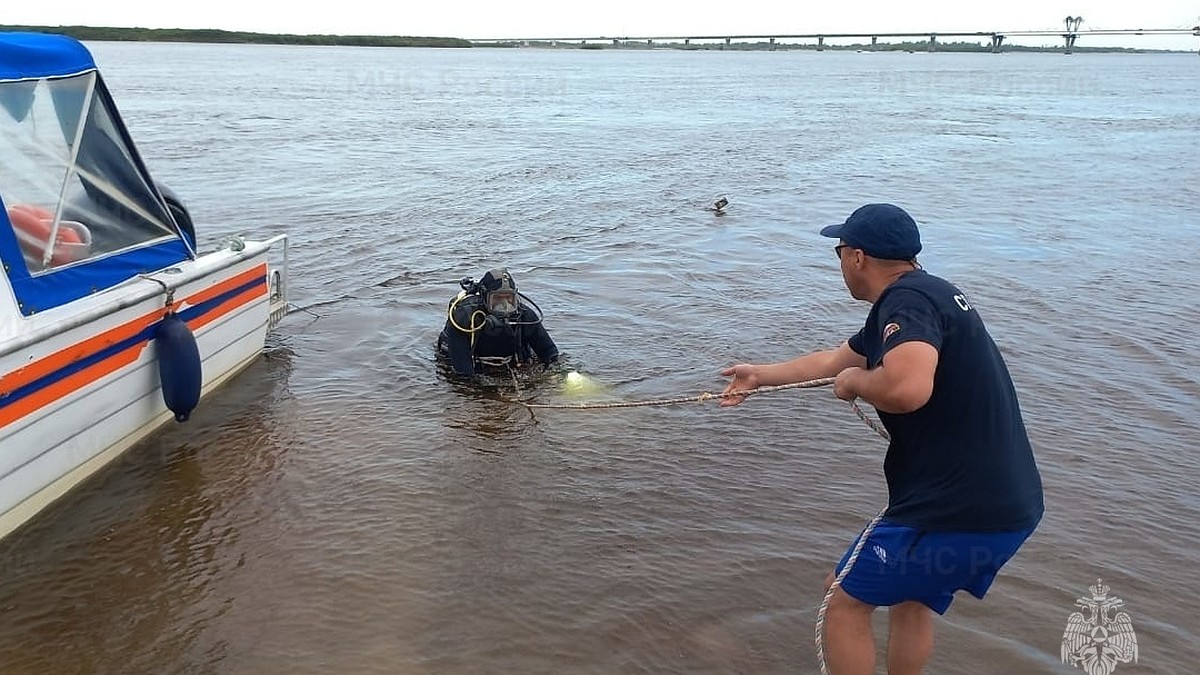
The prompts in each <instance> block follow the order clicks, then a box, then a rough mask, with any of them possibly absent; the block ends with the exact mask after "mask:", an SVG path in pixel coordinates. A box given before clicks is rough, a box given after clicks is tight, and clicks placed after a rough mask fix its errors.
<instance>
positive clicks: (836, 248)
mask: <svg viewBox="0 0 1200 675" xmlns="http://www.w3.org/2000/svg"><path fill="white" fill-rule="evenodd" d="M848 246H850V244H838V245H837V246H834V247H833V254H834V255H836V256H837V257H838V260H841V259H842V249H844V248H846V247H848Z"/></svg>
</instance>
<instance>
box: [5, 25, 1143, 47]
mask: <svg viewBox="0 0 1200 675" xmlns="http://www.w3.org/2000/svg"><path fill="white" fill-rule="evenodd" d="M0 30H9V31H34V32H40V33H58V34H62V35H69V36H71V37H73V38H75V39H77V40H85V41H86V40H94V41H115V42H122V41H124V42H205V43H217V44H273V45H326V46H354V47H457V48H463V47H499V48H517V47H534V48H553V49H685V50H729V51H765V50H817V49H818V46H817V45H816V44H815V43H812V42H804V43H798V42H791V43H789V42H775V43H771V42H767V41H759V42H731V43H729V44H725V43H724V42H693V43H690V44H684V43H682V42H678V41H673V42H666V41H657V42H647V41H644V40H621V39H616V40H612V39H605V40H602V41H601V40H593V41H590V42H583V41H579V42H563V41H554V42H551V41H536V40H512V41H505V42H495V41H488V42H472V41H470V40H466V39H462V38H454V37H416V36H404V35H296V34H288V33H251V32H247V31H228V30H218V29H214V28H114V27H98V26H12V25H0ZM930 47H931V45H930V43H929V42H927V41H920V42H913V41H906V42H880V43H878V44H875V45H868V44H862V43H853V44H831V43H826V44H825V45H823V46H822V47H820V48H821V49H824V50H828V51H838V50H841V51H845V50H853V51H876V52H883V51H906V52H923V51H937V52H989V51H991V46H990V45H988V44H980V43H978V42H969V41H965V42H963V41H960V42H938V43H936V44H934V45H932V49H930ZM1062 49H1063V47H1062V46H1061V45H1058V46H1041V47H1033V46H1026V45H1015V44H1006V45H1004V47H1003V51H1006V52H1046V51H1049V52H1060V51H1062ZM1074 50H1075V51H1077V52H1141V51H1158V50H1142V49H1133V48H1128V47H1085V46H1076V47H1075V48H1074Z"/></svg>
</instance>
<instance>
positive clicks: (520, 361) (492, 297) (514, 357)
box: [437, 268, 558, 377]
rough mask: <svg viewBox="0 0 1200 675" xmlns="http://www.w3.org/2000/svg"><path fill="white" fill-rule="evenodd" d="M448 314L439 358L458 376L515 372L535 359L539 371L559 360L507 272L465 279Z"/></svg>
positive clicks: (538, 315)
mask: <svg viewBox="0 0 1200 675" xmlns="http://www.w3.org/2000/svg"><path fill="white" fill-rule="evenodd" d="M459 285H460V286H462V291H460V292H459V294H458V295H457V296H455V298H454V299H453V300H451V301H450V305H449V307H448V308H447V310H446V326H445V327H444V328H442V332H441V334H440V335H438V343H437V349H438V354H439V355H441V356H444V357H446V358H447V359H449V361H450V365H451V367H453V369H454V372H455V373H457V374H458V375H463V376H468V377H470V376H473V375H475V374H477V373H480V372H482V371H483V370H485V369H486V368H488V367H496V368H518V367H520V366H523V365H527V364H531V363H532V362H533V360H534V358H535V357H536V358H537V360H538V361H540V362H541V363H542V366H543V368H548V367H550V366H551V365H554V364H555V362H556V361H557V360H558V347H557V346H555V344H554V340H551V339H550V334H549V333H547V332H546V328H545V326H543V325H542V310H541V308H540V307H538V306H537V304H536V303H534V302H533V301H532V300H530V299H529V298H528V297H527V296H525V295H524V294H522V293H519V292H518V291H517V283H516V282H515V281H513V278H512V275H511V274H509V273H508V270H507V269H505V268H500V269H494V270H491V271H490V272H488V273H487V274H484V275H483V277H482V278H480V280H479V281H478V282H476V281H472V280H471V279H470V278H465V279H463V280H462V281H460V282H459Z"/></svg>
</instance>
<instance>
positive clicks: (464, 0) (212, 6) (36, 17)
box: [0, 0, 1200, 50]
mask: <svg viewBox="0 0 1200 675" xmlns="http://www.w3.org/2000/svg"><path fill="white" fill-rule="evenodd" d="M4 4H5V7H4V11H3V13H0V22H3V23H5V24H23V25H39V26H43V25H44V26H60V25H86V26H127V27H144V28H221V29H225V30H245V31H253V32H261V33H299V34H308V33H328V34H339V35H414V36H443V37H461V38H474V39H482V38H495V37H511V38H538V37H592V36H596V37H600V36H649V35H654V36H687V35H701V34H704V35H713V34H718V35H719V34H753V35H775V34H786V33H815V32H852V33H860V32H871V31H878V32H897V31H940V32H952V31H989V32H990V31H1000V32H1003V31H1013V30H1056V29H1061V28H1062V26H1063V18H1065V17H1067V16H1083V18H1084V22H1083V26H1082V28H1083V29H1085V30H1086V29H1089V28H1091V29H1124V28H1185V27H1191V26H1195V25H1197V24H1200V1H1198V0H1138V1H1133V2H1131V1H1130V0H1086V1H1084V0H1004V1H998V0H994V1H992V2H986V3H974V2H970V0H953V1H951V0H931V1H928V2H924V3H920V4H918V3H903V2H895V0H888V1H884V0H860V1H859V2H813V3H806V4H808V5H811V6H802V5H801V3H799V2H792V3H783V2H780V1H779V0H738V1H736V2H728V1H721V2H716V1H714V0H607V1H605V2H596V3H571V2H563V1H562V0H553V1H552V0H508V1H505V0H440V1H439V0H432V1H430V0H420V1H418V2H413V1H411V0H410V1H408V2H405V1H404V0H400V1H399V2H391V3H381V2H379V0H338V1H336V2H319V3H313V2H296V3H289V4H287V5H279V4H276V3H266V2H254V1H253V0H249V1H248V0H201V1H200V2H168V1H167V0H153V1H147V0H111V1H110V2H96V0H87V1H86V2H84V1H81V0H42V1H40V2H5V3H4ZM268 5H273V6H275V7H276V8H268ZM1012 40H1014V41H1017V39H1016V38H1012ZM1019 41H1020V42H1021V43H1022V44H1050V43H1053V44H1057V43H1058V41H1059V40H1058V39H1057V38H1021V39H1019ZM1078 44H1079V45H1080V46H1088V45H1093V46H1101V45H1106V46H1107V45H1115V46H1131V47H1146V48H1168V49H1188V50H1200V38H1197V37H1192V36H1189V35H1182V36H1174V37H1169V38H1168V37H1151V36H1131V37H1099V36H1097V37H1090V38H1089V37H1081V38H1080V39H1079V42H1078Z"/></svg>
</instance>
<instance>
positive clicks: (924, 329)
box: [849, 270, 1043, 532]
mask: <svg viewBox="0 0 1200 675" xmlns="http://www.w3.org/2000/svg"><path fill="white" fill-rule="evenodd" d="M909 341H919V342H926V343H928V344H930V345H933V346H934V347H935V348H936V349H937V350H938V364H937V371H936V373H935V374H934V379H933V394H932V396H931V397H930V399H929V402H927V403H926V404H925V405H924V406H922V407H921V408H919V409H917V410H915V411H913V412H910V413H905V414H900V415H896V414H891V413H885V412H883V411H880V412H879V418H880V420H881V421H882V422H883V425H884V426H885V427H886V428H887V430H888V432H889V433H890V434H891V437H892V440H891V443H890V444H889V445H888V451H887V457H886V458H885V459H884V463H883V471H884V475H885V477H886V478H887V484H888V509H887V513H886V515H885V517H886V518H887V519H888V520H889V521H892V522H895V523H899V524H902V525H909V526H912V527H919V528H922V529H926V530H934V531H976V532H1004V531H1015V530H1021V529H1026V528H1029V527H1032V526H1034V525H1036V524H1037V522H1038V520H1039V519H1040V518H1041V516H1042V511H1043V503H1042V481H1041V477H1040V476H1039V474H1038V469H1037V464H1036V463H1035V462H1034V459H1033V450H1032V448H1031V447H1030V445H1029V437H1028V436H1027V435H1026V433H1025V423H1024V422H1023V421H1022V419H1021V409H1020V406H1019V405H1018V403H1017V393H1016V389H1015V388H1014V387H1013V383H1012V378H1011V377H1010V376H1009V374H1008V368H1007V367H1006V366H1005V364H1004V359H1003V358H1001V356H1000V350H999V349H997V347H996V343H995V342H993V341H992V338H991V336H990V335H988V332H987V329H986V328H984V325H983V321H982V320H981V319H980V318H979V313H978V312H976V311H975V309H974V308H973V307H971V304H970V302H969V301H968V300H967V298H966V296H965V295H964V294H963V293H962V291H960V290H958V289H957V288H955V287H954V285H952V284H950V283H949V282H947V281H945V280H944V279H940V278H938V277H936V276H933V275H931V274H928V273H926V272H925V271H924V270H914V271H912V272H909V273H907V274H905V275H904V276H902V277H900V278H899V279H897V280H896V281H895V282H894V283H893V284H892V285H891V286H888V287H887V289H886V290H884V292H883V294H882V295H880V296H879V299H878V300H876V302H875V304H874V306H872V307H871V312H870V314H868V315H867V321H866V324H865V325H864V326H863V327H862V330H860V331H859V332H858V333H857V334H856V335H855V336H854V337H852V338H850V341H849V343H850V348H851V349H853V350H854V351H855V352H857V353H859V354H861V355H863V356H865V357H866V359H867V367H868V368H874V367H876V366H878V365H879V364H880V363H881V362H882V361H883V356H884V354H886V353H887V352H888V350H890V349H892V348H893V347H895V346H896V345H899V344H903V343H905V342H909Z"/></svg>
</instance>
